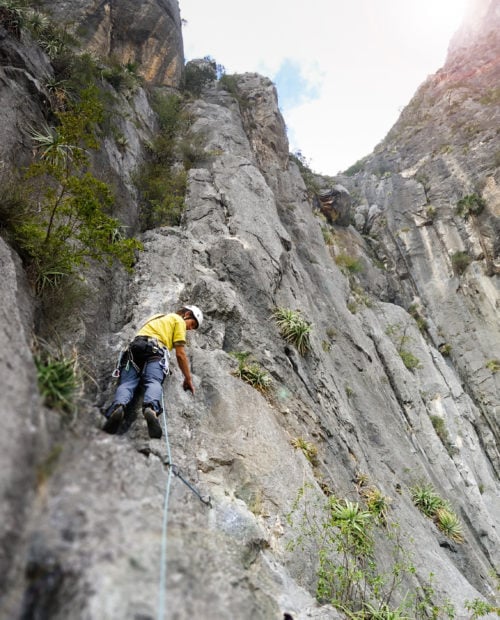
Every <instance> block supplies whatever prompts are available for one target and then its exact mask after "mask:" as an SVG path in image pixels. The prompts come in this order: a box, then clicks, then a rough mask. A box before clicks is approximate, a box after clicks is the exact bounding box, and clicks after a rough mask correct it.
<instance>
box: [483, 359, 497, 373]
mask: <svg viewBox="0 0 500 620" xmlns="http://www.w3.org/2000/svg"><path fill="white" fill-rule="evenodd" d="M486 368H487V369H488V370H491V372H493V373H495V372H499V371H500V360H497V359H495V360H488V361H487V362H486Z"/></svg>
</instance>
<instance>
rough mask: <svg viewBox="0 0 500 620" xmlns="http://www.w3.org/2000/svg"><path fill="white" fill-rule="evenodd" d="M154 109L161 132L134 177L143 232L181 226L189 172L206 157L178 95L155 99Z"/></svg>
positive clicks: (199, 136) (149, 147)
mask: <svg viewBox="0 0 500 620" xmlns="http://www.w3.org/2000/svg"><path fill="white" fill-rule="evenodd" d="M153 109H154V111H155V112H156V114H157V117H158V123H159V127H160V131H159V132H158V134H157V135H156V136H155V138H154V139H153V141H152V142H151V143H150V144H149V146H148V155H147V160H146V162H145V163H144V164H143V165H142V166H140V168H139V169H138V170H137V172H136V174H135V175H134V178H133V180H134V183H135V185H136V187H137V189H138V191H139V203H140V213H139V219H140V223H141V228H142V230H148V229H150V228H155V227H157V226H178V225H179V224H180V222H181V217H182V212H183V210H184V205H185V202H184V197H185V194H186V186H187V171H188V170H189V169H190V168H191V167H192V166H193V165H194V164H195V163H196V162H197V161H199V159H201V158H202V157H205V156H206V155H205V153H204V149H203V145H204V142H205V139H204V137H203V136H201V135H192V134H191V133H190V132H189V127H190V123H191V119H190V117H189V115H188V114H186V112H185V111H184V109H183V106H182V100H181V99H180V98H179V97H178V96H176V95H167V96H165V95H156V96H155V97H154V99H153Z"/></svg>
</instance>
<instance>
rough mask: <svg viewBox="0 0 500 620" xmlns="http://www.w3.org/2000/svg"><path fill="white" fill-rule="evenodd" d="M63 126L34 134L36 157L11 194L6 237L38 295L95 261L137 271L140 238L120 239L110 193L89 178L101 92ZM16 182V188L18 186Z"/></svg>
mask: <svg viewBox="0 0 500 620" xmlns="http://www.w3.org/2000/svg"><path fill="white" fill-rule="evenodd" d="M55 116H56V119H57V121H58V124H57V125H56V126H55V127H45V128H43V130H38V131H37V130H32V137H33V141H34V143H35V146H36V148H37V157H36V158H35V159H34V161H33V162H32V163H31V165H30V166H29V167H28V168H27V169H26V170H25V171H24V174H23V175H22V176H21V177H20V178H17V179H11V180H10V182H9V184H8V187H7V189H5V188H3V192H7V191H9V190H10V191H11V195H10V197H6V201H2V203H3V204H2V209H5V211H6V212H8V214H7V217H6V219H5V220H4V226H5V230H4V234H5V235H6V236H7V237H8V238H9V240H10V241H11V242H12V243H13V245H14V246H15V247H16V249H17V250H18V251H19V253H20V255H21V257H22V259H23V262H24V264H25V266H26V268H27V272H28V274H29V276H30V279H31V282H32V283H33V285H34V288H35V291H36V292H37V294H39V295H40V296H42V297H43V296H45V295H46V293H47V292H48V290H49V289H57V288H60V287H61V286H62V285H63V283H64V282H66V281H68V280H69V279H71V278H72V277H74V276H75V274H76V273H77V272H78V271H79V270H80V268H81V267H84V266H86V265H87V264H88V262H89V261H90V260H97V261H107V262H108V263H110V264H111V262H112V261H113V260H115V259H117V260H119V261H120V262H121V263H122V264H123V265H124V266H125V267H126V268H128V269H131V267H132V265H133V263H134V261H135V250H137V249H140V247H141V245H140V244H139V242H137V241H136V240H134V239H126V238H124V237H123V236H117V235H116V231H117V230H119V229H120V224H119V222H118V221H117V220H116V219H115V218H113V217H111V216H110V215H109V211H110V209H111V206H112V204H113V197H112V194H111V191H110V188H109V187H108V186H107V185H106V184H105V183H103V182H102V181H100V180H99V179H97V178H96V177H95V176H94V175H93V174H92V173H91V171H90V164H89V157H88V150H89V149H95V148H97V147H98V146H99V141H98V139H97V135H96V129H97V125H98V123H99V121H100V120H101V119H102V107H101V105H100V103H99V99H98V95H97V92H96V89H95V88H88V89H86V90H84V91H82V92H81V93H80V97H79V99H78V100H73V101H72V102H71V104H68V106H67V107H66V109H64V110H59V111H58V112H56V113H55ZM15 182H17V187H16V186H15Z"/></svg>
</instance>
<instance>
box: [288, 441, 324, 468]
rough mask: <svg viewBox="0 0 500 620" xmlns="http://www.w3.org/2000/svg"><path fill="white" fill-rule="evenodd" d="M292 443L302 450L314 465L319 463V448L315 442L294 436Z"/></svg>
mask: <svg viewBox="0 0 500 620" xmlns="http://www.w3.org/2000/svg"><path fill="white" fill-rule="evenodd" d="M290 443H291V444H292V446H293V447H294V448H296V449H297V450H302V452H303V453H304V456H305V457H306V459H307V460H308V461H309V462H310V463H311V465H313V466H314V467H316V466H317V465H318V448H317V447H316V446H315V445H314V444H313V443H311V442H310V441H306V440H305V439H304V438H303V437H294V438H293V439H292V440H291V442H290Z"/></svg>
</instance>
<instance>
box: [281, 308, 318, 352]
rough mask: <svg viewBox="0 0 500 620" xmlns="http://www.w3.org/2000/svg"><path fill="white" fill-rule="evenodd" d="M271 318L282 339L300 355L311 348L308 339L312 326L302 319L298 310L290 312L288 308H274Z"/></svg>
mask: <svg viewBox="0 0 500 620" xmlns="http://www.w3.org/2000/svg"><path fill="white" fill-rule="evenodd" d="M273 317H274V320H275V321H276V324H277V325H278V328H279V330H280V333H281V335H282V337H283V338H284V339H285V340H286V341H287V342H289V343H290V344H292V345H293V346H294V347H295V348H296V349H297V351H298V352H299V353H300V354H301V355H305V354H306V353H307V351H309V349H310V346H311V344H310V340H309V338H310V333H311V330H312V324H311V323H310V322H309V321H306V319H304V317H303V316H302V315H301V313H300V310H290V309H289V308H275V310H274V312H273Z"/></svg>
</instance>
